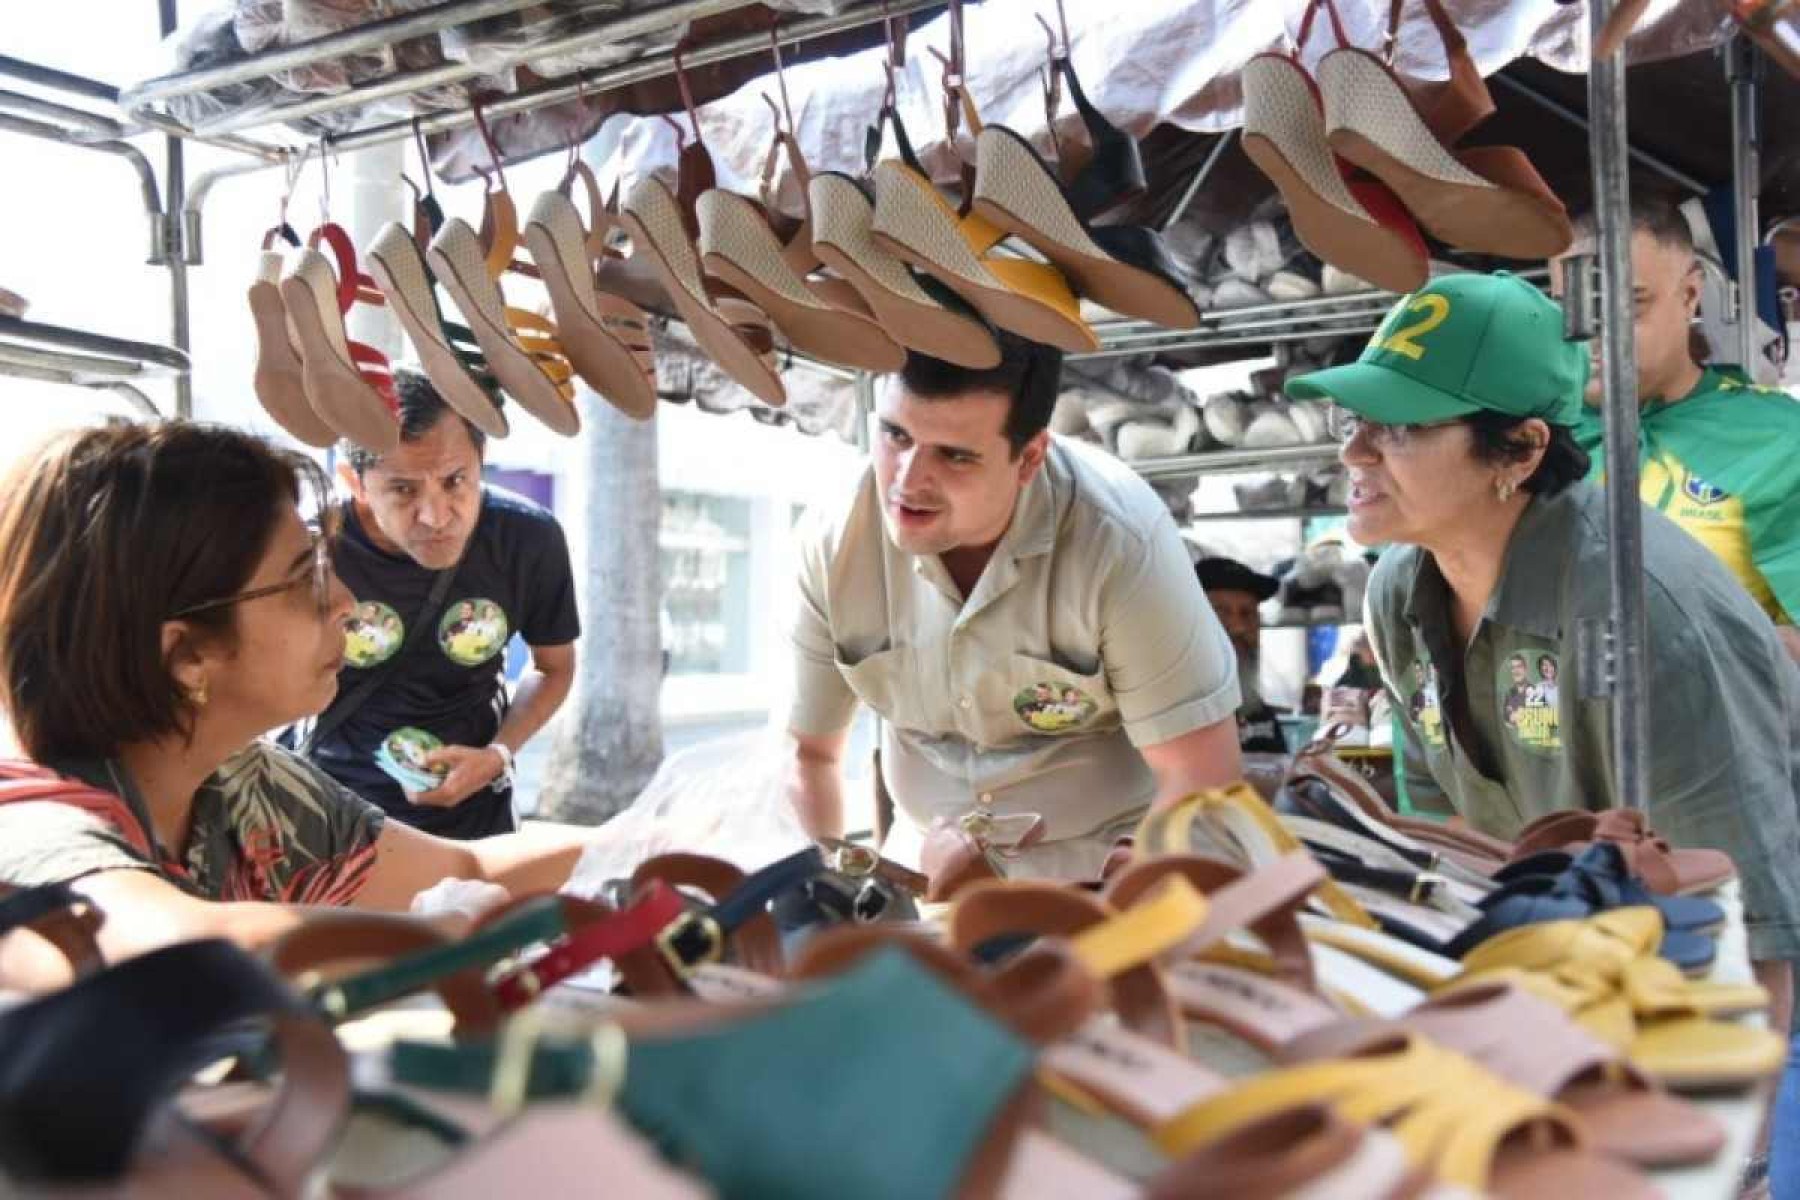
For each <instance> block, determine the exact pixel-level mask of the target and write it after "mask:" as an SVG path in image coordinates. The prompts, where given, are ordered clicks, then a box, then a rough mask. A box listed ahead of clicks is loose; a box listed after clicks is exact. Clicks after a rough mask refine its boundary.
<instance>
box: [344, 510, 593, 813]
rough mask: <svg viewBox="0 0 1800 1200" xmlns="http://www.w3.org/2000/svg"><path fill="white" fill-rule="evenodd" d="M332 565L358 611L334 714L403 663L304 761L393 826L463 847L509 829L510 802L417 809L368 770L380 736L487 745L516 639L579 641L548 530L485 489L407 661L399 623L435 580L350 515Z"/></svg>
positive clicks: (475, 798) (557, 530)
mask: <svg viewBox="0 0 1800 1200" xmlns="http://www.w3.org/2000/svg"><path fill="white" fill-rule="evenodd" d="M332 557H333V560H334V563H335V565H336V567H337V572H338V575H339V577H340V578H342V579H343V581H344V584H345V586H346V587H348V588H349V589H350V591H351V592H352V593H353V594H354V595H355V596H356V599H357V604H356V608H355V610H354V611H353V612H352V614H351V617H350V623H349V626H348V629H347V631H346V633H345V638H344V641H345V647H344V651H345V652H344V669H343V671H342V672H340V673H339V675H338V701H337V702H342V701H344V700H346V699H348V698H349V697H350V696H351V695H352V693H354V692H355V691H356V690H357V689H358V687H359V686H360V684H361V682H362V680H363V679H364V678H365V677H366V675H365V673H366V672H368V671H370V670H374V669H381V668H384V666H385V665H386V664H387V663H388V661H389V659H391V658H393V656H394V655H395V654H396V653H400V654H401V658H400V660H399V661H398V662H397V663H395V664H393V665H392V666H385V671H386V673H385V675H384V677H383V680H382V683H381V685H380V686H379V687H378V688H376V690H375V691H374V692H373V693H371V694H370V695H369V697H368V698H367V699H365V700H364V701H363V702H362V703H361V704H360V705H358V706H357V707H356V709H355V711H354V712H352V713H351V714H350V715H349V717H348V718H347V719H345V720H344V721H343V722H342V723H341V724H339V725H337V726H336V727H335V728H333V729H331V730H329V731H328V732H327V733H326V735H325V737H324V738H323V739H321V741H320V743H319V745H317V746H315V747H314V748H313V751H312V758H313V760H314V761H315V762H317V763H318V764H319V765H320V766H322V767H323V768H325V770H326V771H327V772H329V773H330V774H331V775H332V777H333V778H335V779H336V780H337V781H338V782H340V783H342V784H344V785H345V786H346V787H348V788H350V789H351V790H352V791H354V792H356V793H357V794H358V795H360V796H362V797H364V798H365V799H368V800H372V801H374V802H375V803H376V804H378V805H380V806H381V807H382V808H383V809H385V810H386V811H387V812H388V813H389V814H391V815H392V816H394V817H395V818H396V819H398V820H402V821H405V822H407V823H408V824H410V825H416V826H418V827H419V828H420V829H424V830H426V831H428V832H430V833H436V834H441V835H443V836H445V837H462V838H471V837H484V836H486V835H487V834H490V833H503V832H505V831H507V830H509V829H511V828H512V827H513V818H512V803H511V797H510V795H509V794H508V793H506V792H496V791H494V790H493V789H491V788H489V789H485V790H483V791H480V792H477V793H475V794H474V795H472V796H470V797H469V798H468V799H467V800H464V801H463V802H462V803H461V804H459V805H456V806H455V807H454V808H427V807H421V806H417V805H414V804H412V803H410V802H408V800H407V799H406V796H405V795H404V793H402V791H401V790H400V785H399V784H398V783H397V782H395V781H394V779H393V778H392V777H391V776H389V775H388V774H387V773H386V772H384V771H382V770H381V769H380V768H379V767H377V766H376V765H375V755H376V751H377V750H379V749H380V748H381V744H382V742H383V741H384V740H385V739H386V738H387V737H388V735H389V734H391V733H393V732H394V731H395V730H397V729H403V728H407V727H409V726H410V727H412V728H416V729H423V730H425V731H426V732H427V733H430V734H432V735H434V736H435V737H437V738H438V739H439V740H440V741H442V742H443V743H444V744H445V745H447V746H485V745H487V744H488V743H489V742H491V741H492V740H493V739H494V735H495V734H496V733H497V732H499V729H500V723H501V721H502V720H504V719H505V716H506V705H507V697H506V689H505V686H504V684H505V665H506V643H507V641H508V639H509V638H510V637H511V636H512V635H513V634H514V633H517V634H519V635H520V636H521V637H523V638H524V639H525V643H526V644H527V645H530V646H561V645H566V644H567V643H569V642H572V641H574V640H575V639H576V638H577V637H579V636H580V635H581V622H580V618H579V617H578V616H577V615H576V611H575V580H574V572H573V570H572V569H571V568H570V565H569V549H568V545H567V543H566V542H565V541H564V540H563V532H562V528H561V526H559V525H558V524H557V523H556V518H555V517H553V516H551V515H550V513H548V512H547V511H545V510H544V509H543V508H542V507H540V506H538V505H536V504H533V503H532V502H531V501H529V500H527V499H525V498H524V497H522V496H519V495H516V494H514V493H512V492H509V491H506V490H505V489H503V488H497V487H494V486H493V485H492V484H488V485H486V486H485V487H484V489H483V494H482V501H481V515H480V517H479V518H478V519H477V521H476V524H475V532H474V534H473V535H471V537H470V539H469V546H468V549H467V550H466V551H464V553H463V559H462V562H461V563H460V564H458V566H457V567H456V574H455V576H454V577H453V578H452V580H451V584H450V588H449V590H448V592H447V593H445V598H444V599H443V600H442V601H441V602H440V603H439V604H438V605H437V606H436V607H435V608H434V609H433V611H432V612H430V613H428V614H426V615H425V618H424V619H425V622H426V627H425V628H424V629H422V630H420V631H419V633H418V634H417V635H416V636H415V637H414V638H413V640H412V644H411V645H410V646H407V647H406V649H405V650H404V651H401V649H400V647H401V644H402V643H403V642H404V641H405V640H406V633H407V630H406V623H407V622H409V621H412V620H414V619H416V618H417V617H418V615H419V612H420V610H421V609H422V608H423V607H424V605H425V602H426V600H427V599H429V598H430V595H431V585H432V581H433V579H434V578H435V577H436V574H437V573H436V572H435V571H432V570H430V569H429V568H426V567H422V566H420V565H419V564H418V563H416V562H414V561H413V560H412V559H411V558H409V557H407V556H406V555H404V554H390V553H388V552H387V551H385V550H382V549H379V548H378V547H376V545H375V544H374V543H373V542H371V541H370V540H369V535H368V533H367V531H365V530H364V529H363V527H362V525H361V524H360V522H358V521H357V519H356V513H355V509H354V507H353V506H351V505H348V504H346V505H345V506H344V528H343V535H342V536H341V537H339V538H338V539H337V542H336V544H335V547H334V549H333V553H332ZM334 706H335V703H334ZM330 713H331V710H330V709H327V710H326V713H325V716H326V717H329V716H330ZM322 719H323V718H322Z"/></svg>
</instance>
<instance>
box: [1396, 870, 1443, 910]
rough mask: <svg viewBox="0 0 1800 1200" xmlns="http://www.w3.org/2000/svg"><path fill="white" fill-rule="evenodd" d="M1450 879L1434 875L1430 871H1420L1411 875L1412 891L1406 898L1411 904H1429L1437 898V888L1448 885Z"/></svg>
mask: <svg viewBox="0 0 1800 1200" xmlns="http://www.w3.org/2000/svg"><path fill="white" fill-rule="evenodd" d="M1449 882H1450V881H1449V880H1447V879H1445V878H1444V877H1443V876H1442V875H1434V874H1432V873H1431V872H1430V871H1420V872H1419V873H1418V874H1417V875H1415V876H1413V883H1412V891H1410V892H1408V893H1407V896H1406V899H1407V901H1408V902H1409V903H1412V904H1430V903H1431V902H1432V901H1433V900H1435V899H1436V898H1437V894H1438V889H1440V888H1442V887H1445V886H1446V885H1448V883H1449Z"/></svg>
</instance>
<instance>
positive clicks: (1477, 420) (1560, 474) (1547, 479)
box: [1463, 409, 1593, 496]
mask: <svg viewBox="0 0 1800 1200" xmlns="http://www.w3.org/2000/svg"><path fill="white" fill-rule="evenodd" d="M1529 419H1530V418H1528V417H1515V416H1512V415H1511V414H1509V413H1497V412H1490V411H1488V410H1486V409H1483V410H1482V411H1480V412H1475V413H1470V414H1469V415H1468V416H1466V417H1464V418H1463V424H1465V425H1467V426H1468V427H1469V434H1470V437H1471V439H1472V440H1473V442H1474V444H1475V445H1474V452H1475V457H1476V458H1477V459H1479V460H1480V461H1482V462H1484V463H1489V464H1492V465H1494V466H1499V465H1500V464H1502V463H1509V462H1523V461H1524V460H1525V459H1526V458H1527V457H1529V456H1530V454H1531V443H1530V442H1529V441H1527V440H1526V439H1525V437H1524V436H1523V434H1522V433H1521V432H1520V430H1521V429H1523V427H1524V425H1525V422H1526V421H1527V420H1529ZM1592 465H1593V460H1592V459H1590V458H1589V457H1588V452H1587V451H1586V450H1583V449H1582V448H1581V446H1580V444H1579V443H1578V442H1576V440H1575V435H1574V434H1572V433H1570V432H1569V427H1568V426H1567V425H1551V426H1550V444H1549V446H1547V447H1546V448H1545V450H1544V457H1543V460H1542V461H1541V462H1539V463H1538V466H1537V470H1535V471H1533V472H1532V473H1531V477H1530V478H1529V479H1527V480H1526V481H1525V482H1524V483H1523V484H1522V485H1521V486H1522V487H1523V488H1524V489H1525V490H1526V491H1528V492H1530V493H1531V494H1532V495H1534V496H1554V495H1556V494H1557V493H1559V492H1561V491H1562V490H1563V489H1565V488H1567V487H1568V486H1569V485H1570V484H1572V483H1575V482H1577V481H1578V480H1582V479H1586V478H1587V473H1588V468H1589V467H1591V466H1592Z"/></svg>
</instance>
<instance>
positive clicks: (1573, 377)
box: [1287, 271, 1588, 425]
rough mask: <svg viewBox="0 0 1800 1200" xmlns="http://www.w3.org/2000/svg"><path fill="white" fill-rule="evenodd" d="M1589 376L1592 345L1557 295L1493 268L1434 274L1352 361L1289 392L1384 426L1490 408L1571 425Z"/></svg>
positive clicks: (1296, 383) (1298, 380)
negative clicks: (1566, 319)
mask: <svg viewBox="0 0 1800 1200" xmlns="http://www.w3.org/2000/svg"><path fill="white" fill-rule="evenodd" d="M1587 375H1588V355H1587V350H1586V348H1585V347H1583V346H1582V345H1580V344H1579V343H1576V342H1570V341H1567V340H1565V339H1564V337H1563V314H1562V309H1561V308H1560V307H1558V306H1557V304H1556V302H1555V301H1553V300H1551V299H1550V298H1549V297H1548V296H1546V295H1544V293H1543V292H1541V291H1539V290H1538V289H1537V288H1535V287H1533V286H1532V285H1531V284H1529V283H1527V282H1526V281H1525V280H1523V279H1520V278H1519V277H1518V276H1517V275H1513V274H1511V273H1509V272H1506V271H1496V272H1494V273H1493V274H1492V275H1479V274H1459V275H1442V276H1439V277H1438V278H1436V279H1434V280H1432V281H1431V282H1430V283H1428V284H1426V285H1425V286H1424V287H1422V288H1420V289H1419V290H1418V291H1416V292H1414V293H1413V294H1412V295H1410V296H1407V297H1405V298H1404V299H1402V300H1400V301H1399V302H1398V303H1397V304H1395V305H1394V307H1393V308H1392V309H1391V310H1390V311H1389V312H1388V315H1387V317H1386V319H1385V320H1383V321H1382V323H1381V328H1380V329H1377V330H1376V331H1375V335H1374V336H1373V337H1371V338H1370V339H1369V344H1368V345H1367V346H1365V347H1364V348H1363V352H1362V354H1360V355H1359V356H1358V357H1357V360H1356V361H1355V362H1353V363H1347V364H1345V365H1344V366H1341V367H1330V368H1328V369H1326V370H1323V371H1313V372H1311V373H1310V374H1306V375H1299V376H1296V377H1294V378H1293V379H1290V380H1288V381H1287V394H1288V395H1290V396H1292V397H1293V398H1294V399H1296V400H1331V401H1334V402H1335V403H1337V404H1338V405H1340V406H1342V407H1344V408H1347V409H1349V410H1350V411H1351V412H1354V413H1357V414H1358V415H1360V416H1363V417H1367V418H1368V419H1369V420H1371V421H1378V422H1380V423H1381V424H1383V425H1425V424H1430V423H1432V422H1434V421H1448V420H1450V419H1452V418H1454V417H1463V416H1467V415H1468V414H1470V413H1473V412H1481V411H1483V410H1485V411H1488V412H1497V413H1505V414H1507V415H1508V416H1513V417H1539V418H1542V419H1543V420H1545V421H1548V422H1549V423H1550V424H1552V425H1570V424H1573V423H1574V422H1575V419H1576V417H1577V416H1578V415H1579V413H1580V412H1581V393H1582V391H1583V389H1585V388H1586V386H1587Z"/></svg>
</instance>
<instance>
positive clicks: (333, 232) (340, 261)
mask: <svg viewBox="0 0 1800 1200" xmlns="http://www.w3.org/2000/svg"><path fill="white" fill-rule="evenodd" d="M321 241H322V242H324V243H325V244H326V245H327V246H329V247H330V248H331V256H332V257H333V258H335V259H337V302H338V311H339V312H341V313H347V312H349V311H350V306H351V305H352V304H355V303H356V293H357V290H358V285H359V283H360V282H361V280H360V279H359V277H358V275H359V273H358V271H357V269H356V245H355V243H353V242H351V240H350V235H349V234H347V233H345V232H344V227H343V226H342V225H339V224H337V223H336V222H335V221H333V222H329V223H327V224H324V225H320V226H319V227H318V228H316V229H314V230H313V231H312V232H311V233H309V234H307V235H306V244H307V245H308V246H310V247H312V248H313V249H314V250H317V249H318V248H319V243H320V242H321Z"/></svg>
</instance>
